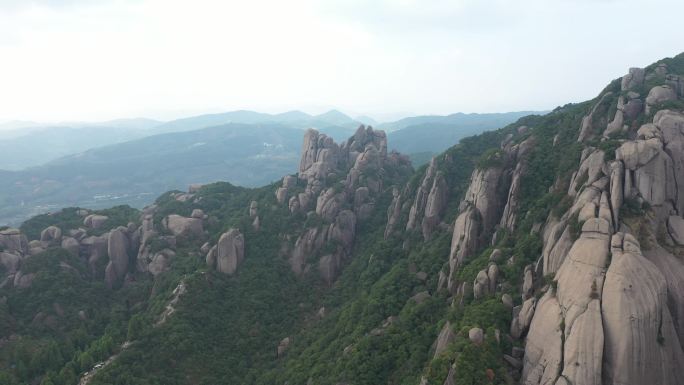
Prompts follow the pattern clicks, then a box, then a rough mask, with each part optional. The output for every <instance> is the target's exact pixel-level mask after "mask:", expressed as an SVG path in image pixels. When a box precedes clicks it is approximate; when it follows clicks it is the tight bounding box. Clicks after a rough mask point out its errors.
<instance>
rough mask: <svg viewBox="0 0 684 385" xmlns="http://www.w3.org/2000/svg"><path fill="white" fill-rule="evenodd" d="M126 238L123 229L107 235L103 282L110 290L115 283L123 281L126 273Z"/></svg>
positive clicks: (127, 257) (120, 228)
mask: <svg viewBox="0 0 684 385" xmlns="http://www.w3.org/2000/svg"><path fill="white" fill-rule="evenodd" d="M128 247H129V243H128V236H127V234H126V228H125V227H118V228H116V229H114V230H112V231H111V232H110V233H109V237H108V241H107V254H108V255H109V263H108V264H107V268H106V270H105V280H106V282H107V285H108V286H109V287H110V288H111V287H112V286H114V283H115V281H118V280H121V279H123V277H124V276H125V275H126V273H127V272H128V260H129V256H128Z"/></svg>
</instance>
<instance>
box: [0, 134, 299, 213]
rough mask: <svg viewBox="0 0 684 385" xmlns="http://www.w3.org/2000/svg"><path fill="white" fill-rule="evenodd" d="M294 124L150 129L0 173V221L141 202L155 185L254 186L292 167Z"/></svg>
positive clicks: (157, 188)
mask: <svg viewBox="0 0 684 385" xmlns="http://www.w3.org/2000/svg"><path fill="white" fill-rule="evenodd" d="M302 135H303V132H302V130H299V129H294V128H290V127H286V126H283V125H278V124H256V125H248V124H237V123H232V124H227V125H222V126H217V127H210V128H204V129H200V130H194V131H188V132H178V133H169V134H160V135H154V136H150V137H147V138H143V139H138V140H134V141H129V142H126V143H121V144H115V145H110V146H105V147H101V148H96V149H92V150H88V151H85V152H83V153H79V154H76V155H70V156H67V157H63V158H60V159H58V160H55V161H53V162H50V163H47V164H45V165H43V166H40V167H34V168H31V169H28V170H24V171H18V172H8V171H3V172H0V177H1V178H2V180H3V183H2V184H1V185H0V224H4V223H13V222H16V221H17V220H19V219H23V218H26V217H27V216H29V215H32V214H35V213H39V212H44V211H50V210H51V208H53V207H64V206H73V205H79V206H86V207H104V206H111V205H112V204H119V203H122V204H123V203H126V204H131V205H134V206H143V205H145V204H148V203H149V202H151V201H152V200H153V199H154V197H156V196H157V195H159V194H160V193H161V192H164V191H167V190H173V189H185V188H187V186H188V185H189V184H193V183H207V182H213V181H217V180H227V181H231V182H232V183H235V184H237V185H241V186H251V187H254V186H261V185H265V184H268V183H269V182H271V181H273V180H276V179H279V178H280V177H282V176H283V175H285V174H289V173H292V172H294V171H296V168H297V164H298V163H297V162H298V154H299V149H300V147H301V143H302Z"/></svg>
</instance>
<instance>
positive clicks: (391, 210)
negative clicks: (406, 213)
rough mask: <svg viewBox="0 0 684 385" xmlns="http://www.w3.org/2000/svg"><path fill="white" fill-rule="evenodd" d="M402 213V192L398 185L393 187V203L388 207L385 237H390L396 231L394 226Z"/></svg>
mask: <svg viewBox="0 0 684 385" xmlns="http://www.w3.org/2000/svg"><path fill="white" fill-rule="evenodd" d="M400 215H401V193H399V189H397V188H396V187H395V188H393V189H392V203H390V205H389V207H388V208H387V225H386V226H385V239H388V238H389V237H390V236H391V235H392V233H393V232H394V228H395V227H396V225H397V223H398V222H399V216H400Z"/></svg>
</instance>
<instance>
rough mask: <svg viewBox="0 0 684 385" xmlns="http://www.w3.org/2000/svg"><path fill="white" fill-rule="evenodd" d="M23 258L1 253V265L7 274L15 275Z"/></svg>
mask: <svg viewBox="0 0 684 385" xmlns="http://www.w3.org/2000/svg"><path fill="white" fill-rule="evenodd" d="M20 262H21V257H20V256H18V255H16V254H11V253H5V252H0V264H2V265H3V266H4V268H5V272H6V273H7V274H14V273H16V272H17V270H19V264H20Z"/></svg>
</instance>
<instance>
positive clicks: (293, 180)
mask: <svg viewBox="0 0 684 385" xmlns="http://www.w3.org/2000/svg"><path fill="white" fill-rule="evenodd" d="M283 187H285V188H286V189H291V188H294V187H297V177H295V176H293V175H286V176H284V177H283ZM255 203H256V202H255Z"/></svg>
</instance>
